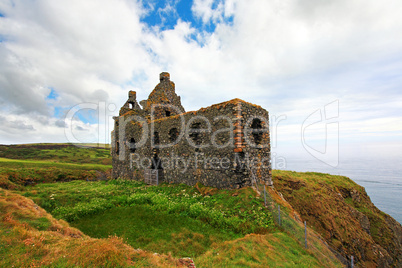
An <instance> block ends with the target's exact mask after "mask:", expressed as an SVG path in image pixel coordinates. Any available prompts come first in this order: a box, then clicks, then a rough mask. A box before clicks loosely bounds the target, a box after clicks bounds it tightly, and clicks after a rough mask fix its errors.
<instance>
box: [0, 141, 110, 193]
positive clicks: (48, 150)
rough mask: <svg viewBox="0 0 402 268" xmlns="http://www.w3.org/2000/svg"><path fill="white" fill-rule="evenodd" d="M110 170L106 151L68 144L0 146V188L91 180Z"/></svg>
mask: <svg viewBox="0 0 402 268" xmlns="http://www.w3.org/2000/svg"><path fill="white" fill-rule="evenodd" d="M111 168H112V166H111V159H110V150H109V149H107V148H105V147H95V146H93V147H91V145H87V146H81V147H77V146H74V145H72V144H22V145H0V187H2V188H4V189H17V188H19V189H22V188H21V186H25V185H31V184H35V183H43V182H63V181H71V180H95V179H97V178H100V177H103V178H104V177H106V176H107V173H108V170H110V169H111Z"/></svg>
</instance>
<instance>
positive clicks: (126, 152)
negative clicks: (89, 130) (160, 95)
mask: <svg viewBox="0 0 402 268" xmlns="http://www.w3.org/2000/svg"><path fill="white" fill-rule="evenodd" d="M162 82H163V81H162V80H161V83H162ZM165 82H166V81H165ZM168 82H170V81H168ZM161 83H160V84H161ZM160 84H159V85H160ZM159 85H158V86H159ZM175 101H176V102H177V101H180V100H177V99H176V100H175ZM154 104H155V103H154ZM180 106H181V104H180ZM147 108H148V109H145V111H143V110H140V109H132V110H128V111H126V112H125V113H124V114H122V115H121V116H120V117H116V118H115V121H116V123H115V130H114V131H113V132H112V140H113V142H112V156H113V177H115V178H117V177H123V178H128V179H135V180H143V178H144V177H143V174H144V169H146V168H150V167H151V165H152V161H154V162H157V161H158V159H160V160H161V165H162V168H163V172H164V177H165V180H166V181H167V182H173V183H185V184H188V185H194V184H196V183H197V182H201V183H202V184H204V185H206V186H213V187H218V188H238V187H243V186H247V185H250V184H251V180H250V179H251V178H252V175H253V174H254V176H255V177H256V178H257V179H258V180H260V181H261V182H263V183H265V184H267V185H272V179H271V164H270V138H269V131H268V125H269V122H268V112H267V111H266V110H265V109H263V108H261V107H259V106H257V105H253V104H250V103H247V102H245V101H242V100H240V99H234V100H231V101H228V102H224V103H220V104H215V105H212V106H210V107H208V108H202V109H200V110H198V111H194V112H187V113H182V114H175V113H169V115H166V113H165V112H164V111H163V109H161V110H154V111H156V114H155V115H152V114H150V113H149V111H150V110H149V108H150V107H149V106H147ZM161 108H163V107H161ZM179 109H180V108H179ZM183 110H184V109H183ZM264 129H266V130H267V131H264ZM155 155H156V156H157V157H156V158H153V157H155ZM154 164H156V163H154ZM154 166H155V165H154Z"/></svg>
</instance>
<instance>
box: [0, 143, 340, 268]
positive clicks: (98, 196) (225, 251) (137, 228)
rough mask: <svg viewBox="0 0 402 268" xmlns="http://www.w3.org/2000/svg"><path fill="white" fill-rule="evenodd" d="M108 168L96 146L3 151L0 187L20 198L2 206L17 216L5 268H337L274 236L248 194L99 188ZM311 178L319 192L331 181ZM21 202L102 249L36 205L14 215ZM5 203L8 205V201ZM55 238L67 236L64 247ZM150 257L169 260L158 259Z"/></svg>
mask: <svg viewBox="0 0 402 268" xmlns="http://www.w3.org/2000/svg"><path fill="white" fill-rule="evenodd" d="M110 164H111V157H110V150H109V149H107V148H104V147H103V148H99V147H97V148H95V146H93V145H90V144H89V145H85V146H82V147H76V146H73V145H71V144H31V145H13V146H2V145H0V187H3V188H6V189H14V190H13V191H12V192H13V194H17V195H16V196H19V197H14V196H13V197H10V199H9V200H6V201H5V203H4V204H7V209H8V210H10V211H16V212H13V213H12V214H11V216H12V217H13V220H10V221H4V222H2V220H0V229H1V230H5V229H10V230H11V231H9V232H7V233H5V232H0V256H3V255H10V254H11V253H12V254H13V258H8V261H7V260H6V261H1V260H0V266H1V265H9V264H12V263H17V264H20V266H27V265H28V264H30V263H31V264H32V263H33V264H35V265H39V266H40V265H42V264H46V265H47V266H48V267H77V266H88V265H89V266H91V265H93V266H97V267H98V266H100V265H103V266H105V267H108V266H116V264H118V266H126V262H127V261H128V260H132V261H134V262H135V265H134V266H135V267H143V266H148V267H157V266H158V267H159V266H160V267H165V266H166V264H167V263H168V264H169V265H171V264H172V263H175V262H176V261H175V259H174V257H184V256H187V257H188V256H189V257H193V258H195V260H196V265H197V267H217V266H220V267H222V266H226V267H268V266H273V267H276V266H282V267H293V266H299V267H304V266H311V267H320V264H322V263H325V265H326V266H328V267H336V266H337V262H336V261H332V260H331V259H330V258H328V260H325V261H324V262H320V261H321V260H323V259H325V258H327V257H322V258H318V257H317V252H314V254H313V253H312V252H311V251H310V250H305V249H304V248H303V246H302V245H301V244H300V243H298V242H297V239H295V237H293V236H292V234H290V233H286V232H282V229H281V228H277V227H276V226H275V224H274V220H273V216H272V214H271V212H270V211H269V210H268V209H266V208H265V207H264V205H263V197H261V196H259V195H257V194H256V192H255V191H254V190H253V189H251V188H243V189H239V190H217V189H214V188H209V187H203V186H202V185H197V186H196V187H190V186H187V185H168V184H162V185H160V186H147V185H145V184H144V183H141V182H137V181H125V180H109V181H96V180H97V178H99V177H98V176H99V174H107V173H108V172H109V171H110V169H111V165H110ZM284 175H286V174H284ZM312 176H313V177H314V178H316V179H317V184H319V180H320V179H321V180H322V179H328V180H330V179H331V178H330V177H328V178H327V176H326V175H322V174H312ZM328 176H329V175H328ZM320 177H323V178H320ZM55 182H57V183H55ZM18 194H19V195H18ZM21 195H22V196H25V197H27V198H30V199H32V200H33V201H34V202H35V203H36V204H38V205H39V206H40V207H43V208H44V209H46V211H47V212H49V213H51V214H52V215H53V216H54V217H56V218H57V219H64V220H66V221H68V222H69V223H70V225H72V226H75V227H77V228H79V229H80V230H82V231H83V232H84V233H86V234H87V235H89V236H91V237H93V238H99V239H98V240H97V239H92V238H88V237H83V238H79V239H72V240H71V238H74V237H75V236H76V234H77V231H73V230H72V229H73V228H71V227H69V226H68V224H67V223H65V222H63V221H60V222H59V223H55V222H54V221H55V220H54V219H53V218H51V217H50V216H49V215H47V214H46V216H44V215H43V214H41V215H36V213H37V212H38V211H37V206H36V205H35V204H33V203H32V201H30V202H31V203H32V204H30V205H29V206H28V207H26V206H25V205H22V206H20V205H18V206H15V207H14V206H13V205H11V204H12V202H13V201H12V200H14V199H15V200H20V201H18V202H22V204H28V203H29V202H27V201H26V200H25V201H21V200H23V199H24V197H22V196H21ZM306 195H307V196H311V194H310V193H308V192H306ZM0 197H1V198H5V199H7V194H5V195H3V196H1V195H0ZM18 202H17V203H18ZM17 208H18V209H20V210H18V209H17ZM1 209H2V211H3V210H5V209H6V207H4V209H3V208H1ZM29 209H30V211H31V212H29V213H28V210H29ZM285 210H286V209H285ZM18 211H20V212H18ZM33 215H36V216H35V217H33ZM0 216H1V217H4V218H3V219H6V218H5V217H6V215H0ZM49 219H50V220H51V222H50V221H49ZM13 221H16V222H15V223H14V222H13ZM12 226H14V227H12ZM60 226H64V227H60ZM59 228H61V229H62V230H64V231H62V233H63V234H64V236H65V237H64V238H63V239H62V240H60V239H59V238H60V237H59V234H58V233H57V232H59V231H58V230H59ZM16 230H18V232H17V231H16ZM71 232H72V233H73V234H74V235H73V236H71V235H70V234H71ZM250 234H252V235H250ZM114 235H116V236H118V237H121V238H123V241H124V243H125V244H124V243H123V241H121V240H119V239H120V238H118V237H115V236H114ZM42 238H43V239H42ZM127 244H128V245H130V246H132V247H130V246H127ZM33 245H36V246H35V247H33ZM95 245H96V246H95ZM113 245H119V246H118V248H114V247H113ZM37 247H38V248H37ZM134 248H141V249H143V250H147V251H146V252H143V251H136V250H134ZM53 249H54V250H53ZM314 250H315V249H314ZM49 252H52V253H51V254H53V255H49V254H50V253H49ZM123 252H124V253H123ZM153 252H158V253H166V254H170V255H163V256H162V255H161V257H158V255H154V254H153ZM123 255H124V256H125V257H119V256H123ZM65 256H67V257H65ZM169 256H170V257H169ZM171 256H174V257H171ZM87 257H88V258H87ZM0 259H1V258H0ZM126 260H127V261H126ZM94 263H96V265H95V264H94ZM127 263H128V262H127ZM176 265H177V262H176Z"/></svg>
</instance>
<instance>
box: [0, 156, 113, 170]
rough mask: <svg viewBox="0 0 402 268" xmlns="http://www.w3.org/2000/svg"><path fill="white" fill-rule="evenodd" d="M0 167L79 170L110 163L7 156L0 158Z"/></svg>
mask: <svg viewBox="0 0 402 268" xmlns="http://www.w3.org/2000/svg"><path fill="white" fill-rule="evenodd" d="M0 168H8V169H16V168H18V169H20V168H36V169H40V168H63V169H79V170H103V171H105V170H108V169H111V168H112V166H111V165H102V164H76V163H59V162H51V161H44V160H18V159H9V158H0Z"/></svg>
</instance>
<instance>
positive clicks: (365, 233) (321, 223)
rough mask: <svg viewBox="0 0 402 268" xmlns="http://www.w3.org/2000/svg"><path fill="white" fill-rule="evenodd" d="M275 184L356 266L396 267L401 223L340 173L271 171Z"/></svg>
mask: <svg viewBox="0 0 402 268" xmlns="http://www.w3.org/2000/svg"><path fill="white" fill-rule="evenodd" d="M273 180H274V185H275V188H276V190H277V191H278V192H280V193H282V195H283V197H284V198H285V199H286V201H288V202H289V203H290V204H291V205H292V206H293V208H294V209H295V210H296V211H297V212H298V213H299V214H300V216H301V217H302V219H303V220H305V221H307V224H308V225H309V226H311V227H312V228H313V229H314V230H315V231H317V232H318V233H320V234H321V235H322V237H324V238H325V240H326V241H327V243H328V244H329V245H331V246H332V247H333V248H334V249H335V250H336V251H338V252H339V253H340V254H341V255H342V256H343V257H345V258H347V259H350V256H354V260H355V263H356V264H357V266H359V267H402V227H401V224H400V223H398V222H397V221H396V220H394V219H393V218H392V217H390V216H389V215H387V214H385V213H383V212H382V211H380V210H379V209H378V208H377V207H375V206H374V204H373V203H372V202H371V200H370V197H369V196H368V195H367V193H366V191H365V190H364V188H363V187H361V186H359V185H358V184H356V183H355V182H353V181H352V180H351V179H349V178H347V177H344V176H334V175H329V174H321V173H312V172H307V173H300V172H291V171H274V172H273Z"/></svg>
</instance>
